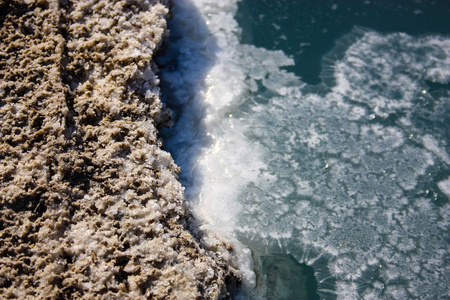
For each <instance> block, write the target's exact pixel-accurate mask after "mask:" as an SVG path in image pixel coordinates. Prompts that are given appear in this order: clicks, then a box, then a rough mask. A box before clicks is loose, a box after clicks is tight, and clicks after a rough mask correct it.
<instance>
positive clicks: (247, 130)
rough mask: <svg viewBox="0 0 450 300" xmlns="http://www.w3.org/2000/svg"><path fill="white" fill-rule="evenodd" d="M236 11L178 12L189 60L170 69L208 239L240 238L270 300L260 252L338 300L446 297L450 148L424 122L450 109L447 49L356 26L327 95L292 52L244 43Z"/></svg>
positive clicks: (180, 141)
mask: <svg viewBox="0 0 450 300" xmlns="http://www.w3.org/2000/svg"><path fill="white" fill-rule="evenodd" d="M237 2H238V1H232V0H222V1H208V0H194V1H192V2H191V1H180V2H179V3H177V5H176V6H175V8H174V12H175V18H177V19H176V21H175V22H174V28H173V31H174V32H175V33H176V35H177V36H178V37H177V38H176V39H175V40H173V41H172V42H173V43H174V45H175V46H176V47H178V49H180V50H179V51H180V53H179V56H178V59H177V68H176V69H175V70H167V71H165V72H164V81H165V82H167V83H168V84H171V85H172V87H171V88H172V94H171V95H170V102H171V103H172V105H173V106H174V107H175V112H176V114H177V115H176V122H175V129H173V131H172V132H170V131H167V136H168V141H167V145H166V147H167V148H168V149H169V150H171V151H172V152H173V154H174V156H175V159H176V161H177V162H178V163H179V164H180V165H181V168H182V170H183V173H182V175H181V176H182V177H181V179H182V181H183V183H184V184H185V185H186V187H187V190H186V191H187V197H188V199H189V200H190V201H191V204H192V206H193V208H194V213H195V215H196V217H197V218H198V219H199V220H200V222H201V226H202V228H204V229H205V230H207V231H209V232H215V233H217V234H219V235H221V236H222V237H224V238H226V239H228V240H230V241H232V242H233V244H234V245H235V248H236V249H237V253H236V255H237V257H236V260H237V262H238V264H239V266H240V270H241V273H242V275H243V278H244V283H245V287H246V288H247V289H248V291H249V293H250V294H252V295H253V296H254V297H256V298H259V297H262V295H264V293H265V291H264V287H263V286H261V281H260V283H259V284H257V276H259V275H258V274H255V273H254V268H253V265H252V264H253V259H252V257H251V256H252V251H253V255H259V254H261V255H262V254H267V253H280V252H281V253H288V254H291V255H293V256H294V257H295V258H296V259H297V260H298V261H300V262H304V263H306V264H308V265H311V266H313V267H314V269H315V272H316V277H317V280H318V281H319V293H320V294H321V295H322V296H323V297H335V296H337V297H340V298H342V299H350V298H357V297H368V298H370V297H371V296H373V297H388V298H389V297H394V298H399V299H404V298H406V297H419V298H420V297H422V296H425V295H428V296H427V297H429V295H435V296H437V297H439V296H442V295H445V294H447V289H446V284H447V283H446V282H447V279H448V274H447V273H446V271H445V269H446V268H447V267H448V266H447V265H446V262H445V253H446V249H448V244H447V243H446V241H445V239H444V236H445V234H446V232H447V230H448V224H449V222H448V216H449V205H448V201H447V202H444V203H443V204H442V205H441V206H436V204H435V203H434V202H433V201H435V199H437V198H438V197H448V194H449V191H448V181H449V179H448V178H447V177H448V176H447V177H444V178H442V175H439V174H440V173H439V172H441V170H444V171H442V172H443V173H442V174H447V173H445V172H447V171H445V170H448V153H447V151H446V149H447V148H446V147H448V144H447V143H448V141H447V140H446V139H445V137H446V135H445V134H446V133H445V130H444V128H441V127H437V128H435V129H434V130H428V129H427V128H426V127H424V126H423V125H422V124H421V123H420V122H421V120H422V119H421V118H422V117H425V118H428V119H429V120H430V121H434V120H443V119H445V112H446V111H448V108H447V106H448V99H449V97H448V94H445V93H444V94H430V93H429V92H428V89H429V88H428V87H427V85H426V84H425V80H429V81H432V82H438V83H448V82H449V77H448V69H449V61H450V60H449V57H450V53H449V50H448V49H450V47H449V40H448V38H446V37H440V36H433V35H430V36H423V37H411V36H408V35H406V34H401V33H393V34H379V33H377V32H374V31H371V30H368V29H364V28H355V29H353V31H352V32H351V33H349V35H348V36H346V37H344V38H343V39H342V40H340V41H338V42H337V43H338V46H337V47H336V49H337V50H335V51H342V49H345V51H344V52H342V53H331V54H330V55H328V56H327V57H326V58H325V59H324V66H323V69H324V76H328V77H329V78H328V77H327V78H325V77H324V82H325V83H326V85H324V86H323V87H322V90H321V92H320V94H319V93H317V94H316V93H311V92H307V91H308V90H310V89H308V88H307V86H306V84H304V83H302V82H301V80H300V79H299V78H297V77H296V76H295V75H294V74H292V73H288V72H286V71H285V70H283V67H284V66H289V65H292V64H294V61H293V60H292V59H291V58H289V57H287V56H286V55H284V53H283V52H282V51H270V50H267V49H261V48H257V47H254V46H252V45H243V44H240V42H239V36H240V28H239V26H238V24H237V22H236V20H235V19H234V15H235V14H236V10H237ZM390 45H394V46H395V47H394V46H392V47H390ZM424 51H426V52H427V54H428V55H427V56H423V55H421V54H420V53H423V52H424ZM336 54H339V55H336ZM336 57H338V59H336ZM199 62H200V63H199ZM261 87H262V88H261ZM378 88H379V89H378ZM261 89H264V90H265V92H264V93H261ZM431 102H432V103H433V105H435V107H436V109H433V110H432V111H429V108H428V106H426V105H425V104H424V103H431ZM396 114H398V115H401V116H402V117H400V118H399V119H398V121H396V122H395V123H393V124H391V123H389V122H388V121H389V118H390V117H391V116H393V115H396ZM177 149H183V150H182V151H177ZM440 176H441V177H440ZM444 176H445V175H444ZM436 180H437V181H438V182H434V181H436ZM426 185H430V186H432V188H426ZM433 193H434V195H435V196H434V198H433V197H431V196H430V195H433ZM418 224H420V225H418ZM418 226H419V227H418ZM423 230H425V231H426V232H428V233H427V234H425V235H424V234H423ZM250 249H251V250H250ZM436 273H439V274H441V275H442V276H434V275H433V274H436ZM425 278H426V279H425Z"/></svg>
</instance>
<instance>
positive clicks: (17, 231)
mask: <svg viewBox="0 0 450 300" xmlns="http://www.w3.org/2000/svg"><path fill="white" fill-rule="evenodd" d="M169 5H170V3H169V1H145V0H141V1H139V0H136V1H120V0H116V1H107V0H104V1H61V2H58V1H56V0H53V1H45V0H44V1H42V0H36V1H33V0H28V1H25V0H23V1H19V0H16V1H14V0H12V1H2V0H0V27H1V29H0V41H1V44H0V78H1V79H0V120H1V122H0V124H1V125H0V126H1V132H0V159H1V162H0V205H1V207H0V208H1V209H0V232H1V233H0V241H1V242H0V294H1V295H2V297H5V298H21V299H24V298H26V297H33V298H49V299H50V298H51V299H55V298H86V299H100V298H101V299H114V298H120V299H139V298H152V299H195V298H201V299H216V298H218V297H220V296H221V295H222V296H223V295H224V288H225V284H226V283H227V284H229V283H230V282H235V281H236V279H235V278H236V275H235V274H236V273H235V270H234V269H232V268H231V267H229V266H228V265H227V264H226V261H225V259H223V258H222V257H220V256H219V255H218V254H217V253H218V252H221V253H226V252H228V251H229V249H230V247H229V246H228V245H226V244H223V243H217V244H216V245H214V246H213V247H212V248H210V249H209V250H207V249H205V248H204V247H203V246H202V243H201V242H200V241H199V240H200V239H201V234H200V233H198V232H197V231H196V236H195V237H193V236H192V234H191V233H190V232H189V231H188V230H186V228H190V227H192V226H191V225H190V224H191V222H190V221H189V220H190V219H189V218H190V216H189V214H188V213H187V210H186V202H185V199H184V195H183V188H182V186H181V185H180V183H179V182H178V180H177V172H179V168H178V167H177V166H176V165H175V164H174V162H173V160H172V158H171V156H170V155H169V154H168V153H167V152H164V151H162V150H161V148H160V147H161V141H160V140H159V139H158V134H157V129H156V127H157V126H162V125H164V124H166V123H168V122H170V116H169V114H168V113H167V111H166V110H165V109H164V108H163V105H162V104H161V102H160V97H159V88H158V83H159V82H158V79H157V77H156V76H155V71H156V66H154V65H153V63H152V58H153V52H154V51H155V50H156V49H157V48H158V47H159V45H160V44H161V41H162V39H163V37H164V35H165V33H166V31H165V29H166V16H167V14H168V6H169ZM227 248H228V249H227Z"/></svg>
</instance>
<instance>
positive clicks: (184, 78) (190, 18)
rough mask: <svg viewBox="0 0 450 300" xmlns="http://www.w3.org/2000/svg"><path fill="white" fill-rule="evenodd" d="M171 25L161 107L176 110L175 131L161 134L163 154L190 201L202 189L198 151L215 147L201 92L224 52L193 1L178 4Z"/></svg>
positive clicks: (162, 55)
mask: <svg viewBox="0 0 450 300" xmlns="http://www.w3.org/2000/svg"><path fill="white" fill-rule="evenodd" d="M172 12H173V17H172V19H171V20H170V21H169V22H168V29H169V32H170V34H169V37H168V38H167V39H166V41H165V42H164V44H163V46H162V49H161V50H160V52H159V55H158V58H157V64H158V66H159V69H160V71H159V73H158V76H159V78H160V79H161V83H160V87H161V94H162V101H163V102H164V103H165V104H166V105H167V106H168V107H169V108H170V109H171V110H172V113H173V119H174V126H173V127H172V128H163V129H161V131H160V134H161V137H162V139H163V141H164V145H163V148H164V150H166V151H168V152H170V154H171V155H172V157H173V158H174V160H175V163H176V164H177V165H178V166H180V168H181V171H182V172H181V174H180V181H181V183H182V184H183V186H184V187H185V188H186V197H187V199H188V201H192V199H190V197H191V196H192V195H194V194H195V192H194V190H196V189H197V187H199V186H201V184H202V182H201V177H200V175H199V174H196V172H195V169H196V162H197V160H198V157H199V155H200V153H201V151H200V149H201V148H202V147H204V146H206V145H207V144H209V143H211V140H210V138H209V137H208V136H207V135H206V130H205V128H204V127H203V126H202V120H203V119H204V115H205V113H204V111H205V109H206V107H205V104H204V101H203V96H202V92H203V87H204V86H205V79H206V76H207V74H208V72H209V70H210V69H211V67H212V66H213V64H214V60H215V57H216V55H215V54H216V53H217V52H218V51H219V50H220V49H219V47H218V46H217V42H216V38H215V37H213V36H212V34H211V33H210V32H209V30H208V28H207V26H206V22H205V20H204V19H203V17H202V15H201V14H200V12H199V11H198V10H197V8H196V7H195V6H194V4H193V3H191V2H190V1H179V2H176V3H175V5H174V7H173V8H172Z"/></svg>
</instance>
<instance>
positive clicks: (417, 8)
mask: <svg viewBox="0 0 450 300" xmlns="http://www.w3.org/2000/svg"><path fill="white" fill-rule="evenodd" d="M238 7H239V8H238V13H237V15H236V20H237V21H238V22H239V26H240V27H241V28H242V39H241V41H242V42H243V43H246V44H253V45H255V46H257V47H264V48H267V49H270V50H283V51H284V52H285V53H286V54H287V55H289V56H291V57H293V58H294V60H295V66H293V67H288V68H287V69H288V70H289V71H292V72H294V73H295V74H297V75H298V76H300V77H301V78H302V79H303V81H305V82H307V83H310V84H317V83H319V82H320V81H321V79H320V76H319V75H320V72H321V64H322V63H321V61H322V57H323V56H324V55H325V54H326V53H327V52H328V51H330V50H331V49H332V48H333V47H334V41H336V40H337V39H338V38H340V37H342V36H343V35H345V34H346V33H348V32H350V30H351V29H352V27H353V26H355V25H359V26H364V27H369V28H371V29H374V30H376V31H379V32H405V33H407V34H410V35H414V36H417V35H421V34H425V33H439V34H446V35H448V34H450V26H448V25H449V24H448V16H449V15H450V1H404V0H396V1H345V0H333V1H317V0H300V1H289V0H281V1H272V0H243V1H240V2H239V4H238Z"/></svg>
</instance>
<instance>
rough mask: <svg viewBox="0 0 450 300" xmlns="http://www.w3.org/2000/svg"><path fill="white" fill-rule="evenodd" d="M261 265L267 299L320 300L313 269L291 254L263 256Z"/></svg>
mask: <svg viewBox="0 0 450 300" xmlns="http://www.w3.org/2000/svg"><path fill="white" fill-rule="evenodd" d="M261 263H262V276H263V278H264V280H265V283H266V287H267V292H266V295H265V296H266V297H267V299H278V300H290V299H302V300H303V299H304V300H317V299H319V295H318V294H317V280H316V278H315V276H314V270H313V268H312V267H310V266H308V265H306V264H301V263H299V262H298V261H297V260H296V259H295V258H294V257H293V256H292V255H290V254H271V255H267V256H262V257H261Z"/></svg>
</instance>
